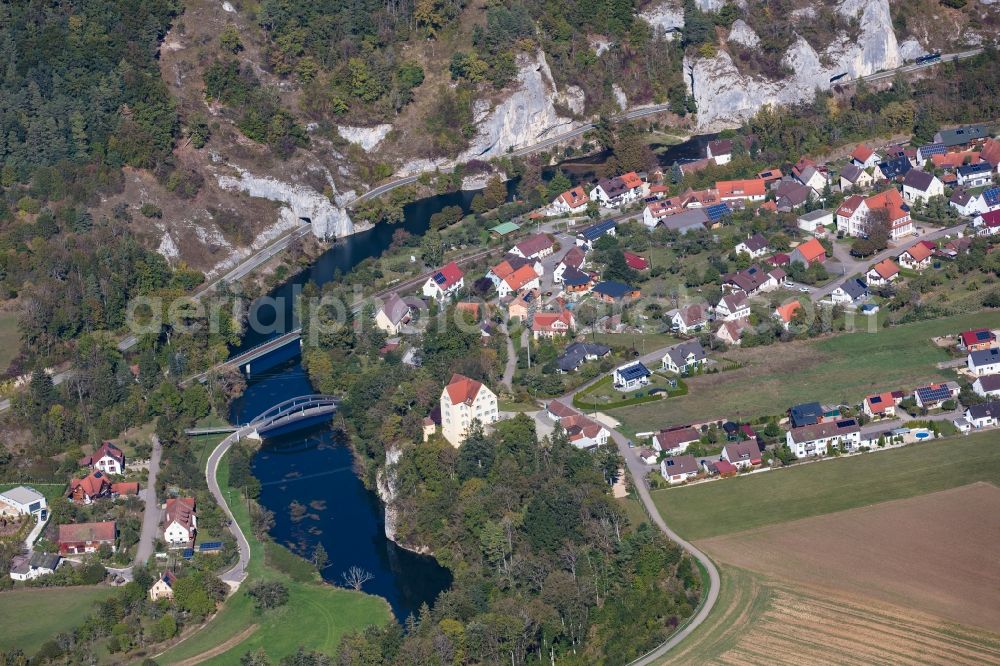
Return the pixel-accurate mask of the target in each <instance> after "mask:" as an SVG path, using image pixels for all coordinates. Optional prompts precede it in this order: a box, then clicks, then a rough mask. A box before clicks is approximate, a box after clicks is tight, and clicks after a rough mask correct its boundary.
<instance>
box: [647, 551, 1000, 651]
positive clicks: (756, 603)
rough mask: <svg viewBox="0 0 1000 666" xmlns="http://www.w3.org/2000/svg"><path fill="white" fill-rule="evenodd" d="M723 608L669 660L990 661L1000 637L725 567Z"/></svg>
mask: <svg viewBox="0 0 1000 666" xmlns="http://www.w3.org/2000/svg"><path fill="white" fill-rule="evenodd" d="M721 575H722V588H721V590H720V597H719V603H718V606H717V609H716V610H715V611H714V612H713V613H712V615H711V616H710V617H709V618H708V620H707V621H706V622H705V624H703V625H702V626H700V627H698V629H696V630H695V631H694V633H692V634H691V636H689V637H688V638H687V639H686V640H685V641H684V642H683V643H681V645H680V646H679V647H678V648H677V649H676V650H675V651H673V652H671V653H670V654H669V655H668V657H667V658H666V659H665V660H664V661H663V662H661V663H662V664H670V665H674V664H677V665H682V664H707V663H723V664H761V665H767V666H780V665H783V664H803V663H840V664H887V663H933V664H948V665H949V666H951V665H957V664H969V665H970V666H971V665H973V664H984V663H997V662H998V661H1000V635H997V634H993V633H989V632H986V631H982V630H978V629H974V628H971V627H967V626H961V625H957V624H953V623H950V622H947V621H943V620H941V619H940V618H936V617H933V616H931V615H928V614H925V613H921V612H919V611H917V610H915V609H911V608H906V607H903V606H899V605H891V604H886V603H881V602H876V601H873V600H872V599H870V598H867V597H861V596H858V597H852V596H849V595H843V594H838V593H836V592H831V590H829V589H826V588H820V587H815V586H810V585H804V584H802V583H798V582H796V583H794V584H792V583H787V582H783V581H781V580H777V579H775V578H770V577H767V576H764V575H761V574H757V573H753V572H750V571H747V570H745V569H739V568H736V567H732V566H724V567H722V571H721Z"/></svg>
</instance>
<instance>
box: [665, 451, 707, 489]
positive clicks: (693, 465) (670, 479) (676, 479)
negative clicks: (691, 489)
mask: <svg viewBox="0 0 1000 666" xmlns="http://www.w3.org/2000/svg"><path fill="white" fill-rule="evenodd" d="M699 473H700V469H699V467H698V461H697V460H695V457H694V456H675V457H673V458H664V459H663V460H661V461H660V474H662V475H663V478H664V479H666V480H667V483H669V484H671V485H674V484H678V483H684V482H685V481H688V480H690V479H693V478H695V477H697V476H698V474H699Z"/></svg>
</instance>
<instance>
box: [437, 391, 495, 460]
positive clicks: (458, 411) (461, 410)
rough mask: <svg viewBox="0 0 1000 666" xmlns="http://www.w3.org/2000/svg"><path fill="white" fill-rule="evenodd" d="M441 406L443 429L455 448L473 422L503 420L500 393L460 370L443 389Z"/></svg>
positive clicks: (460, 443) (483, 422) (485, 423)
mask: <svg viewBox="0 0 1000 666" xmlns="http://www.w3.org/2000/svg"><path fill="white" fill-rule="evenodd" d="M440 406H441V432H442V434H443V435H444V438H445V439H447V440H448V441H449V442H450V443H451V445H452V446H454V447H455V448H458V447H459V446H461V445H462V443H463V442H464V441H465V438H466V436H467V435H468V432H469V426H470V425H472V422H473V421H479V422H480V423H482V424H483V425H488V424H490V423H496V422H497V421H498V420H499V419H500V412H499V410H498V408H497V396H496V394H495V393H493V391H491V390H489V389H488V388H486V386H485V385H483V383H482V382H478V381H476V380H475V379H469V378H468V377H466V376H465V375H459V374H457V373H456V374H454V375H452V376H451V381H450V382H448V385H447V386H445V387H444V390H443V391H441V401H440Z"/></svg>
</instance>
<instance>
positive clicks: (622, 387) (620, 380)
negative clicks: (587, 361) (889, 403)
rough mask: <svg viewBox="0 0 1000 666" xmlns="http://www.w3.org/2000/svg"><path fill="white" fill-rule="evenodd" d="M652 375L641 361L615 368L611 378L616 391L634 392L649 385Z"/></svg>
mask: <svg viewBox="0 0 1000 666" xmlns="http://www.w3.org/2000/svg"><path fill="white" fill-rule="evenodd" d="M652 375H653V373H652V372H650V371H649V368H647V367H646V366H645V365H643V363H642V361H634V362H632V363H628V364H626V365H623V366H620V367H617V368H615V370H614V372H613V373H612V375H611V376H612V380H613V381H612V384H613V385H614V387H615V390H616V391H634V390H636V389H639V388H642V387H643V386H646V385H647V384H649V378H650V377H651V376H652Z"/></svg>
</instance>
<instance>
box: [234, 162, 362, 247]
mask: <svg viewBox="0 0 1000 666" xmlns="http://www.w3.org/2000/svg"><path fill="white" fill-rule="evenodd" d="M218 180H219V186H220V187H222V188H224V189H228V190H237V191H241V192H246V193H247V194H249V195H250V196H252V197H261V198H263V199H270V200H271V201H280V202H282V203H284V204H286V205H287V208H283V209H282V210H281V214H280V215H281V218H282V219H283V220H284V221H289V222H292V221H294V222H296V223H297V222H298V220H301V219H307V220H309V222H310V224H311V225H312V232H313V235H314V236H316V237H317V238H321V239H324V240H326V239H331V238H343V237H344V236H350V235H351V234H354V233H356V232H358V231H362V230H363V229H365V228H369V226H370V225H369V226H363V227H362V226H356V225H355V224H354V222H352V221H351V218H350V217H349V216H348V215H347V211H346V210H344V209H343V208H340V207H338V206H335V205H334V204H333V203H332V202H331V201H330V200H329V199H328V198H326V197H325V196H323V195H322V194H320V193H319V192H317V191H316V190H314V189H312V188H311V187H307V186H305V185H293V184H291V183H285V182H282V181H280V180H276V179H274V178H260V177H257V176H254V175H253V174H251V173H249V172H247V171H244V170H242V169H241V170H240V177H239V178H234V177H233V176H219V177H218Z"/></svg>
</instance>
